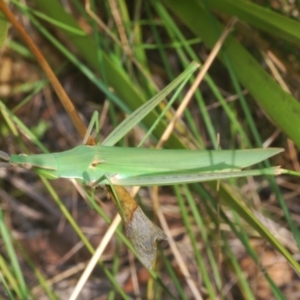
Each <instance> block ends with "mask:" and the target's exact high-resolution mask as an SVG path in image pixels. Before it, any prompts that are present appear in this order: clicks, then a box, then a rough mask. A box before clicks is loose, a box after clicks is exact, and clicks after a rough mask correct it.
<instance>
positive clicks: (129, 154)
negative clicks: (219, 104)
mask: <svg viewBox="0 0 300 300" xmlns="http://www.w3.org/2000/svg"><path fill="white" fill-rule="evenodd" d="M281 151H282V149H277V148H269V149H252V150H215V151H206V150H173V149H172V150H168V149H164V150H156V149H141V148H125V147H110V146H102V145H95V146H87V145H79V146H77V147H75V148H73V149H71V150H67V151H63V152H59V153H51V154H35V155H28V156H27V155H11V156H10V157H9V156H8V155H7V154H6V153H4V152H2V153H0V157H1V158H2V159H4V160H6V161H7V162H8V164H9V165H11V166H19V167H24V168H32V169H33V170H34V171H36V172H37V173H38V174H40V175H42V176H44V177H46V178H49V179H57V178H67V179H76V180H78V181H80V182H82V183H83V184H85V185H92V186H95V185H98V184H99V185H100V184H101V185H108V184H111V183H112V184H114V185H122V186H133V185H142V186H152V185H172V184H179V183H192V182H200V181H208V180H216V179H222V178H228V177H241V176H249V175H251V174H253V175H258V174H261V173H262V172H263V171H259V172H257V171H241V169H242V168H245V167H248V166H250V165H252V164H255V163H258V162H260V161H262V160H264V159H267V158H269V157H270V156H273V155H275V154H277V153H279V152H281ZM3 166H4V165H3ZM264 171H265V173H266V174H269V173H270V171H271V173H272V172H273V168H269V169H265V170H264Z"/></svg>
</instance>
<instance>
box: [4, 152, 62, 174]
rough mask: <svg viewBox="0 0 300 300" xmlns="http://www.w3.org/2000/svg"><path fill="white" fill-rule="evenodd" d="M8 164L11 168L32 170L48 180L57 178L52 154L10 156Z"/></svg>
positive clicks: (55, 163)
mask: <svg viewBox="0 0 300 300" xmlns="http://www.w3.org/2000/svg"><path fill="white" fill-rule="evenodd" d="M9 163H10V164H11V165H12V166H19V167H21V168H25V169H33V170H35V171H36V172H37V173H38V174H39V175H41V176H43V177H45V178H48V179H56V178H58V177H59V174H58V171H57V162H56V159H55V157H54V156H53V155H52V154H36V155H24V154H21V155H12V156H11V157H10V160H9Z"/></svg>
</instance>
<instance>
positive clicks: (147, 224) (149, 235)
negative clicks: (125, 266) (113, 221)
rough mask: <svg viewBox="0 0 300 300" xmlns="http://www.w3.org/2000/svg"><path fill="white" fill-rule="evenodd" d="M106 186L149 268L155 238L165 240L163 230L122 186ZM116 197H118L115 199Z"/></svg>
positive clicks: (141, 257)
mask: <svg viewBox="0 0 300 300" xmlns="http://www.w3.org/2000/svg"><path fill="white" fill-rule="evenodd" d="M113 189H114V192H115V194H116V195H115V194H114V193H113V191H112V187H108V191H109V194H110V196H111V198H112V200H113V201H114V203H115V204H116V207H117V209H118V211H119V213H120V215H121V218H122V221H123V223H124V225H125V228H126V235H127V237H128V238H129V240H130V241H131V243H132V245H133V247H134V249H135V250H136V252H137V254H138V256H139V258H140V260H141V262H142V263H143V265H144V266H145V267H146V268H148V269H151V267H152V265H153V262H154V259H155V256H156V245H155V242H156V240H158V241H159V240H165V239H167V236H166V235H165V234H164V232H163V231H162V230H161V229H160V228H159V227H157V226H156V225H155V224H154V223H152V222H151V221H150V220H149V219H148V217H147V216H146V215H145V214H144V212H143V211H142V209H141V208H140V207H139V206H138V204H137V203H136V201H135V200H134V199H133V198H132V197H131V195H130V194H129V193H128V192H127V190H126V189H125V188H124V187H122V186H117V185H115V186H114V187H113ZM116 197H118V199H115V198H116Z"/></svg>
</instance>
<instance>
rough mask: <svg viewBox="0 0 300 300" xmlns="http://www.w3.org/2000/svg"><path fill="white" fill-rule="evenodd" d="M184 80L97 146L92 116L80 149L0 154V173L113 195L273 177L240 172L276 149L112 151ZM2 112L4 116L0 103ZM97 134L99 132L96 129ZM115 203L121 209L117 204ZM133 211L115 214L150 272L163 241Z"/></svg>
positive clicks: (275, 170) (268, 171) (157, 231)
mask: <svg viewBox="0 0 300 300" xmlns="http://www.w3.org/2000/svg"><path fill="white" fill-rule="evenodd" d="M193 68H194V67H193V66H192V68H191V69H190V70H188V72H192V71H193ZM187 75H188V73H187V72H185V73H183V75H181V76H179V77H178V78H177V79H176V80H174V82H173V83H172V84H171V85H170V86H169V87H167V88H165V89H164V90H163V91H161V92H160V93H159V94H158V95H157V96H155V97H154V98H153V99H151V100H149V101H148V102H146V103H145V104H144V105H142V106H141V107H140V108H139V109H137V110H136V111H134V112H133V113H132V114H131V115H130V116H129V117H127V118H126V119H125V120H124V121H123V122H122V123H120V124H119V125H118V126H117V128H116V129H115V130H114V131H113V132H112V133H111V134H110V135H109V136H108V137H107V138H106V139H105V140H104V141H103V142H102V144H101V145H95V146H88V145H85V143H86V141H87V139H88V137H89V135H90V133H91V131H92V129H93V126H94V124H95V125H97V120H98V113H97V112H95V113H94V115H93V118H92V120H91V122H90V125H89V128H88V130H87V133H86V136H85V138H84V141H83V144H82V145H79V146H77V147H75V148H73V149H71V150H67V151H63V152H59V153H49V154H34V155H22V154H21V155H11V156H9V155H8V154H7V153H5V152H3V151H0V159H2V160H3V162H2V163H0V167H8V166H13V167H15V166H18V167H23V168H31V169H33V170H34V171H36V172H37V173H38V174H40V175H42V176H44V177H46V178H50V179H57V178H67V179H76V180H77V181H80V182H82V183H83V184H86V185H91V186H94V187H95V186H97V185H109V186H111V187H112V190H113V186H112V185H117V186H118V185H119V186H133V185H142V186H152V185H173V184H179V183H192V182H200V181H208V180H219V179H225V178H232V177H242V176H255V175H261V174H268V175H277V174H278V173H279V170H278V168H266V169H258V170H242V169H243V168H245V167H248V166H251V165H253V164H255V163H258V162H261V161H263V160H265V159H267V158H269V157H271V156H273V155H275V154H278V153H280V152H281V151H283V149H279V148H268V149H252V150H214V151H206V150H179V149H164V150H155V149H141V148H124V147H114V145H115V143H116V142H117V141H119V140H120V138H121V137H123V136H124V135H125V134H126V133H127V132H129V130H131V129H132V128H133V127H134V126H135V125H136V124H137V123H139V122H140V121H141V120H142V119H143V118H144V117H145V116H146V114H147V113H148V112H149V111H151V110H152V109H153V108H154V107H155V106H156V105H157V104H158V103H159V102H161V101H162V100H163V99H164V97H165V96H166V95H167V94H168V93H169V92H170V90H171V89H172V88H174V87H175V86H176V85H177V84H179V83H180V82H181V81H182V80H183V78H186V77H187ZM186 80H187V79H186ZM174 98H175V97H174ZM0 110H1V111H2V113H5V114H8V112H7V110H6V108H5V106H4V105H3V104H2V103H1V102H0ZM12 118H13V117H12ZM96 130H97V131H99V129H98V126H96ZM116 198H117V197H116ZM116 200H117V202H118V203H120V200H118V199H116ZM122 201H123V199H121V202H122ZM124 201H125V200H124ZM118 203H117V205H119V204H118ZM132 203H133V202H132ZM125 205H127V203H125ZM132 207H134V212H133V213H132V215H130V214H131V212H129V213H128V214H127V213H126V208H125V209H123V211H122V205H119V208H118V210H119V212H120V214H121V215H123V216H122V219H123V221H124V223H125V225H126V228H127V233H128V236H130V237H131V241H132V242H133V244H134V247H135V249H136V250H137V252H138V255H139V257H140V258H141V260H142V262H143V263H144V264H145V266H147V267H148V268H151V266H152V262H153V260H154V257H155V246H154V241H155V240H156V239H163V238H164V237H165V235H164V234H163V232H162V231H161V230H160V229H159V228H158V227H157V226H156V225H154V224H152V223H150V221H149V220H148V219H147V217H146V216H145V215H144V214H143V212H142V210H141V209H140V208H139V207H138V206H137V204H134V203H133V204H132ZM124 211H125V213H124ZM128 216H129V217H128ZM141 222H142V223H143V224H141ZM141 225H143V226H141ZM155 226H156V227H155ZM133 227H134V228H133ZM141 228H143V230H141Z"/></svg>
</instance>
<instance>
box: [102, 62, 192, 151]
mask: <svg viewBox="0 0 300 300" xmlns="http://www.w3.org/2000/svg"><path fill="white" fill-rule="evenodd" d="M197 68H198V64H197V63H191V64H190V66H189V67H188V68H187V69H186V70H185V71H184V72H183V73H182V74H181V75H179V76H178V77H177V78H176V79H175V80H174V81H172V82H171V83H170V84H169V85H168V86H167V87H165V88H164V89H163V90H162V91H161V92H159V93H158V94H157V95H156V96H154V97H153V98H152V99H150V100H149V101H148V102H146V103H145V104H143V105H142V106H141V107H139V108H138V109H137V110H135V111H134V112H133V113H132V114H131V115H130V116H129V117H128V118H126V119H125V120H124V121H123V122H121V123H120V124H119V125H118V127H117V128H116V129H115V130H114V131H113V132H112V133H111V134H110V135H109V136H108V137H107V138H106V139H105V140H104V141H103V143H102V145H105V146H112V145H114V144H115V143H116V142H118V141H119V140H120V139H121V138H122V137H123V136H124V135H125V134H126V133H127V132H129V131H130V130H131V129H132V128H133V127H134V126H135V125H136V124H138V123H139V122H140V121H141V120H142V119H144V118H145V116H146V115H147V114H149V113H150V111H151V110H153V108H154V107H155V106H157V105H158V104H159V103H160V102H161V101H163V100H164V99H165V97H166V96H167V95H168V94H170V93H171V91H173V90H174V89H175V88H176V87H177V86H178V85H179V84H180V83H181V82H182V81H183V80H185V79H186V77H188V76H190V75H191V74H192V73H193V72H194V71H195V70H196V69H197Z"/></svg>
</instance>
